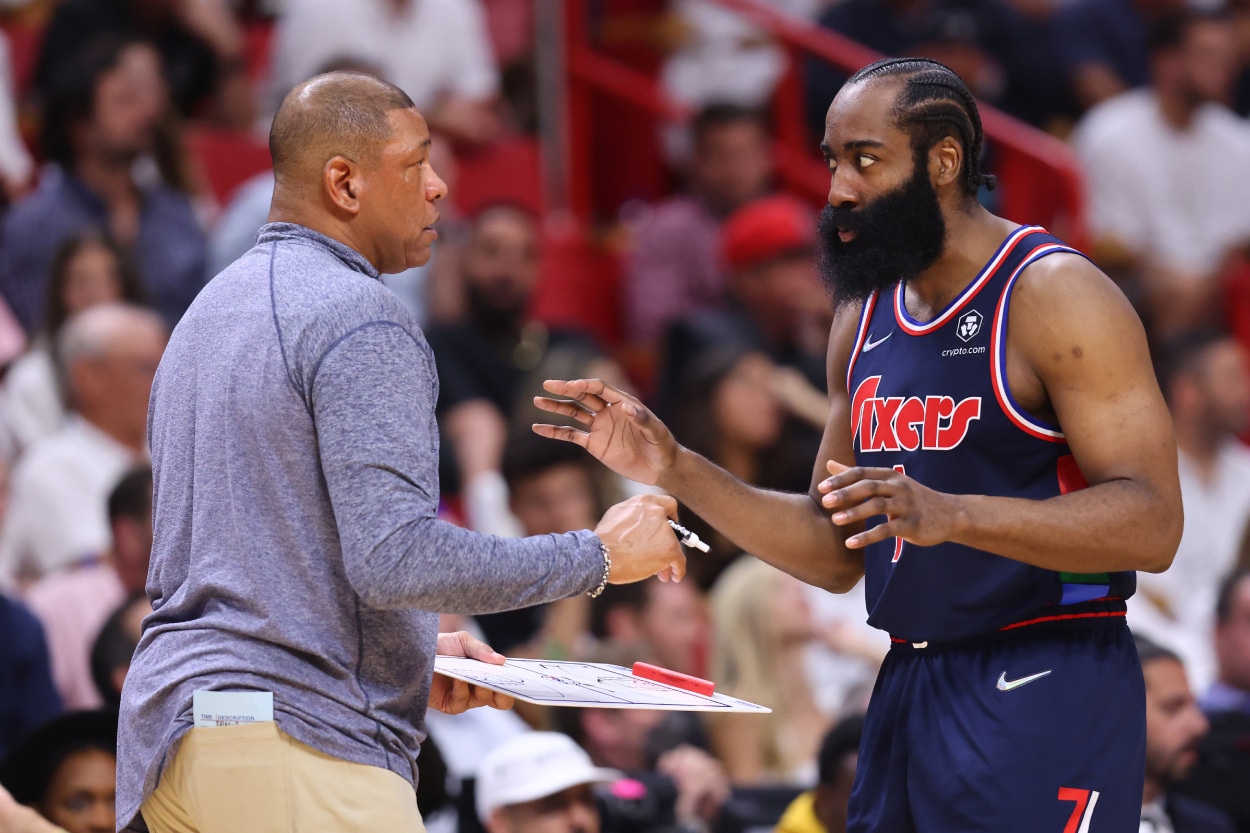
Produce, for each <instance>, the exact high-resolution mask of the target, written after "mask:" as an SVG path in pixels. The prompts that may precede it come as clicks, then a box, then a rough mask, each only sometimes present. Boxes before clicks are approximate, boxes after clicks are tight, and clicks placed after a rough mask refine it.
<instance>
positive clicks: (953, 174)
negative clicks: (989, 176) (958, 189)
mask: <svg viewBox="0 0 1250 833" xmlns="http://www.w3.org/2000/svg"><path fill="white" fill-rule="evenodd" d="M963 161H964V149H963V147H962V146H961V145H960V144H959V142H957V141H955V139H954V137H952V136H947V137H945V138H944V139H942V141H940V142H938V143H937V144H936V145H934V146H933V150H931V151H930V152H929V169H930V170H931V171H933V174H934V178H935V179H936V180H937V183H936V184H937V186H938V187H941V186H943V185H950V184H952V183H954V182H955V181H957V180H958V179H959V175H960V172H961V171H962V170H963Z"/></svg>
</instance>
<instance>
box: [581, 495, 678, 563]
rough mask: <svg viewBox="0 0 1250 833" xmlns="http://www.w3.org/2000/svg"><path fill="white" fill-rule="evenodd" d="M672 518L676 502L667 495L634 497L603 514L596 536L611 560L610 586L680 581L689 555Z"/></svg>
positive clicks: (674, 515) (673, 517)
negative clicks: (649, 580) (654, 578)
mask: <svg viewBox="0 0 1250 833" xmlns="http://www.w3.org/2000/svg"><path fill="white" fill-rule="evenodd" d="M669 518H672V519H673V520H677V501H675V500H673V499H672V498H671V497H669V496H668V495H639V496H637V497H631V498H630V499H629V500H626V501H622V502H621V503H618V504H616V505H615V506H613V507H612V508H611V509H609V510H608V511H607V512H605V513H604V514H603V520H601V521H600V522H599V525H598V526H597V527H595V534H596V535H598V536H599V539H600V540H601V541H603V543H604V544H606V545H607V547H608V553H609V555H610V556H611V558H612V570H611V572H610V573H608V581H609V582H610V583H612V584H630V583H632V582H635V581H642V580H643V579H645V578H650V577H651V576H657V575H658V576H659V577H660V579H661V580H662V581H667V580H669V579H670V578H672V579H675V580H677V581H681V579H682V577H683V576H685V575H686V556H685V555H684V554H683V553H682V551H681V546H680V545H679V544H678V543H677V536H676V535H674V534H673V528H672V527H671V526H669V525H668V521H669Z"/></svg>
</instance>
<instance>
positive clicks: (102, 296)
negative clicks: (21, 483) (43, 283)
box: [0, 230, 143, 453]
mask: <svg viewBox="0 0 1250 833" xmlns="http://www.w3.org/2000/svg"><path fill="white" fill-rule="evenodd" d="M142 296H143V290H142V288H141V287H140V286H139V278H138V276H137V275H136V274H135V272H134V270H133V269H132V268H130V265H129V263H128V261H127V259H126V258H125V256H124V255H123V254H122V252H121V250H120V249H118V248H117V246H116V244H114V243H113V242H112V241H111V240H109V239H108V238H107V237H104V236H102V235H101V234H100V233H99V232H97V231H94V230H88V231H84V232H82V233H79V234H75V235H73V236H71V237H69V238H68V239H67V240H66V241H65V242H64V243H62V244H61V247H60V248H59V249H58V250H57V253H56V256H55V257H54V258H53V260H52V274H51V279H50V280H49V282H48V297H47V300H46V301H45V302H44V315H43V324H42V325H41V326H40V328H39V330H38V334H37V335H36V337H35V339H34V341H33V342H32V344H31V345H30V348H29V350H27V352H26V353H25V354H24V355H23V356H22V357H21V358H19V359H18V360H17V361H15V362H14V363H13V366H12V367H10V368H9V371H8V373H7V374H6V375H5V377H4V385H3V387H0V434H3V435H6V436H5V438H4V439H0V446H7V447H8V448H10V449H11V450H12V451H13V452H15V453H21V452H22V451H25V450H26V449H27V448H29V447H30V446H31V445H32V444H33V443H34V442H35V441H36V440H38V439H40V438H42V437H46V436H48V435H49V434H52V433H55V432H56V430H57V429H58V428H60V427H61V422H62V421H63V420H64V418H65V402H64V397H63V395H62V393H61V383H60V381H59V380H58V379H57V374H56V356H55V355H54V352H55V350H54V348H55V345H56V341H57V338H58V337H59V335H60V333H61V328H62V327H64V326H65V322H66V321H68V320H69V319H70V318H71V317H72V316H74V315H76V314H78V313H80V312H82V311H83V310H85V309H87V308H88V307H91V306H95V305H96V304H105V303H110V302H117V301H129V302H131V303H139V302H140V301H141V300H142Z"/></svg>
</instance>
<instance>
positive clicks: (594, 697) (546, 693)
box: [434, 656, 772, 714]
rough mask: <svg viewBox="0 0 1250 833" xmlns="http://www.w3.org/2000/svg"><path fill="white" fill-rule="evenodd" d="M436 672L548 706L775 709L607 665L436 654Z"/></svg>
mask: <svg viewBox="0 0 1250 833" xmlns="http://www.w3.org/2000/svg"><path fill="white" fill-rule="evenodd" d="M434 673H436V674H444V675H446V676H448V677H455V678H456V679H460V680H464V681H466V682H469V683H473V684H474V685H479V686H482V687H484V688H489V689H491V690H493V691H499V692H502V693H504V694H507V695H510V696H512V697H515V698H516V699H518V700H522V701H524V702H526V703H537V704H539V705H544V706H574V707H581V708H601V709H656V710H660V711H691V712H750V713H756V714H767V713H769V712H771V711H772V709H770V708H767V707H765V706H761V705H758V704H756V703H749V702H747V701H746V700H739V699H737V698H736V697H729V696H727V695H724V694H715V693H711V694H703V693H700V692H697V691H688V690H686V689H682V688H678V687H677V686H673V685H668V684H666V683H662V682H658V681H656V680H652V679H645V678H643V677H639V676H635V674H634V673H633V672H632V671H630V669H628V668H625V667H623V666H620V665H610V664H607V663H598V662H567V661H564V660H544V659H508V661H507V662H506V663H505V664H503V665H491V664H490V663H486V662H479V661H478V660H475V659H467V658H465V657H447V656H438V657H435V658H434Z"/></svg>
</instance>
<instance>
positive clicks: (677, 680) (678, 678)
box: [634, 662, 716, 695]
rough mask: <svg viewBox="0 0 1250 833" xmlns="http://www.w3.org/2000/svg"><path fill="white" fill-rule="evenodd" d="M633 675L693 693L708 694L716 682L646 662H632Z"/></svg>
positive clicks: (713, 688)
mask: <svg viewBox="0 0 1250 833" xmlns="http://www.w3.org/2000/svg"><path fill="white" fill-rule="evenodd" d="M634 676H635V677H641V678H642V679H644V680H652V681H654V682H657V683H664V684H665V685H671V686H673V687H674V688H681V689H685V690H686V691H693V692H694V693H695V694H708V695H710V694H711V693H712V692H713V691H715V690H716V683H714V682H712V681H711V680H701V679H699V678H698V677H691V676H690V675H689V674H679V673H678V672H676V671H670V670H668V669H667V668H661V667H659V666H658V665H651V664H650V663H646V662H635V663H634Z"/></svg>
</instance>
